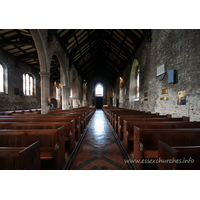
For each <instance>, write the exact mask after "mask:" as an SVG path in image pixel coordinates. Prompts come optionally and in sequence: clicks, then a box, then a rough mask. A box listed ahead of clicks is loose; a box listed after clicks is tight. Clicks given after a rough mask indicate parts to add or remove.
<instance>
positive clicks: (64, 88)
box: [62, 86, 69, 110]
mask: <svg viewBox="0 0 200 200" xmlns="http://www.w3.org/2000/svg"><path fill="white" fill-rule="evenodd" d="M68 109H69V89H68V86H62V110H68Z"/></svg>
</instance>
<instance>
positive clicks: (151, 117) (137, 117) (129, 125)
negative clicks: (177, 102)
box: [117, 115, 189, 140]
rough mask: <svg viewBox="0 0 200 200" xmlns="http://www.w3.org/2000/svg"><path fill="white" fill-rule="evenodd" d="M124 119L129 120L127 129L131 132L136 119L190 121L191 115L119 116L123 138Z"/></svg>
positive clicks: (119, 132) (120, 134) (120, 135)
mask: <svg viewBox="0 0 200 200" xmlns="http://www.w3.org/2000/svg"><path fill="white" fill-rule="evenodd" d="M122 119H123V122H124V120H125V121H127V123H128V125H127V127H126V128H127V129H130V131H129V130H128V131H129V132H131V130H132V126H131V123H134V122H136V121H141V122H142V121H143V122H148V121H149V122H150V121H160V122H161V121H163V122H164V121H189V117H182V118H171V117H160V116H151V115H149V116H142V115H140V116H135V117H122V118H121V117H120V116H118V121H119V122H118V124H119V126H118V132H117V133H118V137H119V138H120V139H121V140H123V132H124V123H122V122H121V120H122ZM121 124H122V125H121Z"/></svg>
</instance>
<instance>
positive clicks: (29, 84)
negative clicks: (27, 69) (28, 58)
mask: <svg viewBox="0 0 200 200" xmlns="http://www.w3.org/2000/svg"><path fill="white" fill-rule="evenodd" d="M34 82H35V80H34V77H33V76H32V75H31V74H29V73H28V74H23V93H24V95H26V96H33V95H34V92H35V91H34Z"/></svg>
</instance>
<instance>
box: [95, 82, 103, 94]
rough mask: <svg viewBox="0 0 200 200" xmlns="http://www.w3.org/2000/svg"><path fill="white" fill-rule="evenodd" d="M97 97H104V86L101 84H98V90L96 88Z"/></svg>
mask: <svg viewBox="0 0 200 200" xmlns="http://www.w3.org/2000/svg"><path fill="white" fill-rule="evenodd" d="M95 96H96V97H102V96H103V86H102V85H101V84H100V83H98V84H97V85H96V88H95Z"/></svg>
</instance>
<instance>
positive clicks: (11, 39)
mask: <svg viewBox="0 0 200 200" xmlns="http://www.w3.org/2000/svg"><path fill="white" fill-rule="evenodd" d="M49 32H50V33H52V34H55V35H56V37H57V39H58V40H59V41H60V44H61V45H62V46H63V48H64V50H65V51H66V53H67V54H68V56H69V61H70V66H72V64H73V65H74V66H75V68H76V69H77V70H78V73H79V74H80V75H81V77H82V78H83V79H85V80H86V81H87V82H89V81H91V80H92V79H93V78H95V77H96V76H102V77H104V78H106V79H107V80H108V81H110V82H111V83H113V82H115V80H116V78H117V77H118V76H120V75H121V73H122V70H123V68H124V67H126V66H127V65H128V64H130V63H131V59H132V58H133V55H134V52H135V51H136V50H137V48H138V47H139V45H140V43H141V42H142V40H143V39H144V37H145V35H146V34H148V30H139V29H134V30H133V29H123V30H122V29H118V30H116V29H111V30H108V29H91V30H89V29H54V30H49ZM0 49H1V50H3V51H6V52H8V53H10V54H12V55H13V56H15V58H16V63H17V62H19V61H20V60H23V61H24V62H26V63H27V64H28V65H30V66H32V67H35V68H36V69H40V67H39V61H38V55H37V51H36V48H35V45H34V41H33V39H32V36H31V34H30V31H29V30H28V29H10V30H8V29H0ZM51 77H52V78H53V80H54V81H55V80H59V79H60V66H59V62H58V60H57V57H56V56H53V58H52V60H51Z"/></svg>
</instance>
